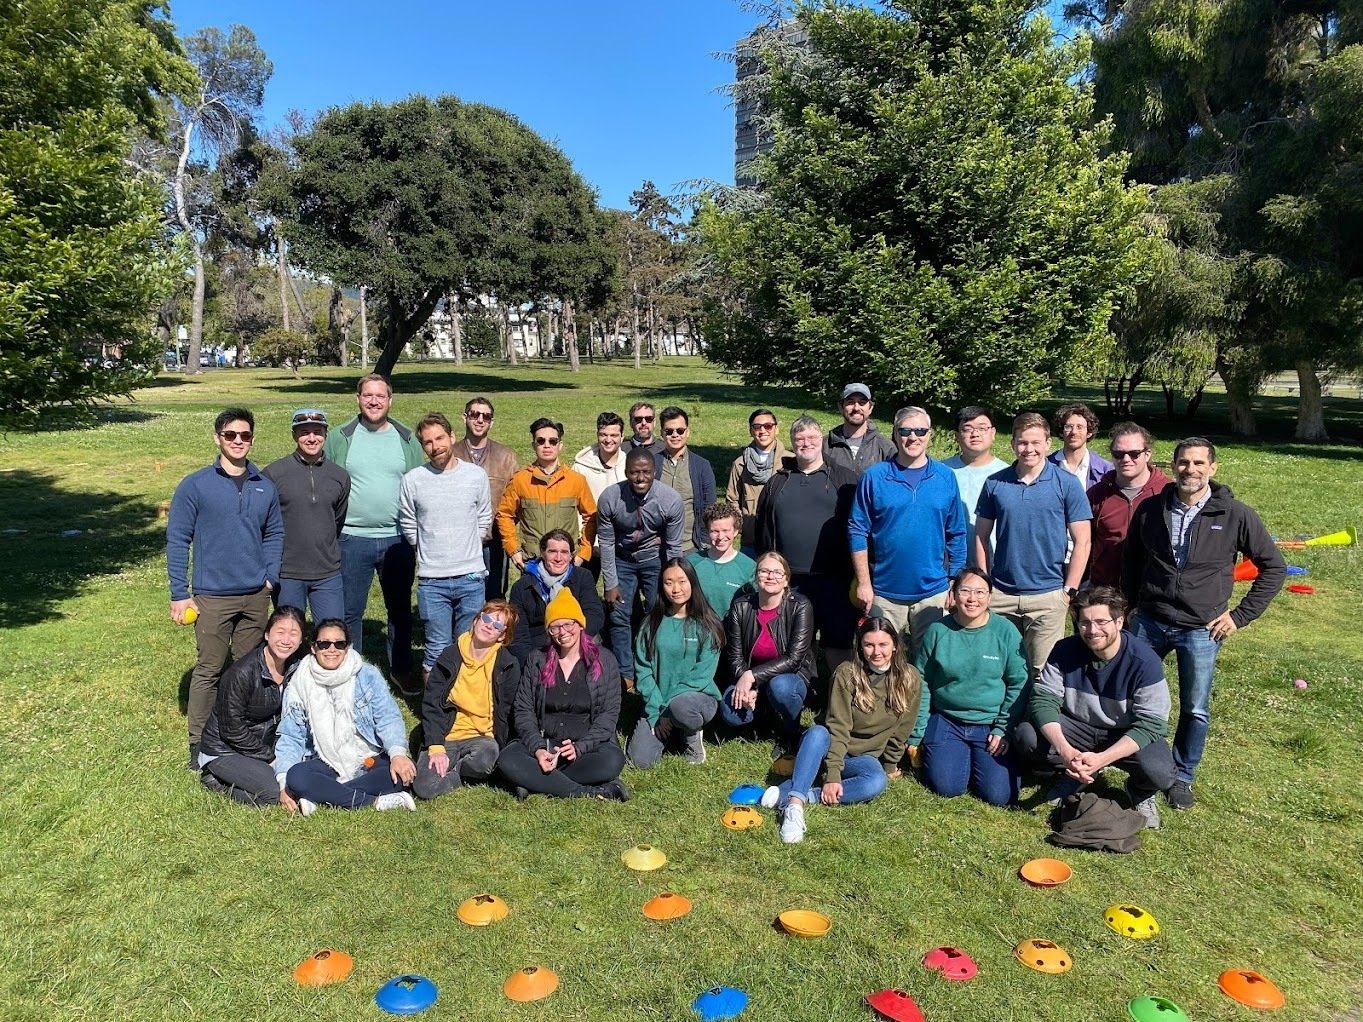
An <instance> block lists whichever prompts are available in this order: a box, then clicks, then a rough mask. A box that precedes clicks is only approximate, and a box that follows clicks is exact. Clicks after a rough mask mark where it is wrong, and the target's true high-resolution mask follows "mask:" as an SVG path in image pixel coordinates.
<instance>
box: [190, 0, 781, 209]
mask: <svg viewBox="0 0 1363 1022" xmlns="http://www.w3.org/2000/svg"><path fill="white" fill-rule="evenodd" d="M171 16H172V19H173V20H174V22H175V24H176V27H177V29H178V30H179V32H180V33H181V34H182V35H183V34H188V33H190V32H193V31H194V30H196V29H198V28H201V27H204V26H206V25H216V26H218V27H220V28H223V29H226V28H227V27H228V26H229V25H230V24H232V23H240V24H243V25H246V26H248V27H250V28H251V29H252V31H254V32H255V34H256V37H257V39H259V41H260V44H261V46H263V47H264V49H265V52H266V53H267V54H268V55H269V57H270V59H271V60H272V61H273V62H274V77H273V78H272V79H271V80H270V85H269V89H268V91H267V92H266V96H265V109H264V111H263V116H262V120H263V121H264V122H265V124H266V125H269V124H273V123H277V122H279V121H280V120H282V116H283V114H284V113H285V111H287V110H289V109H290V108H295V107H296V108H297V109H299V110H303V111H304V112H306V113H309V114H313V113H317V112H318V111H320V110H323V109H325V108H327V107H329V106H339V105H345V104H347V103H351V102H355V101H358V100H385V101H386V100H395V99H400V98H402V97H403V96H408V95H411V94H412V93H416V92H421V93H425V94H427V95H431V96H435V95H439V94H441V93H453V94H454V95H456V96H458V97H459V98H460V99H464V100H470V101H476V102H480V103H488V104H490V105H492V106H497V107H501V108H502V109H504V110H507V111H509V112H511V113H513V114H515V115H516V116H517V117H519V118H520V119H521V120H522V121H524V122H525V123H526V124H528V125H529V126H530V127H531V128H533V129H534V130H535V131H537V132H539V133H540V134H541V135H543V136H544V137H546V138H548V139H551V140H553V141H554V142H556V143H557V144H558V145H559V146H560V147H561V148H562V149H563V151H564V152H565V153H566V154H567V155H568V158H569V159H571V160H572V161H573V165H574V166H575V167H576V168H577V169H578V171H579V173H581V174H582V176H583V177H584V178H586V179H587V181H588V182H589V183H590V184H591V185H592V186H593V187H595V188H596V189H597V191H598V192H599V194H600V197H601V202H602V204H603V205H607V206H614V207H619V208H623V207H625V206H626V205H627V203H628V200H629V194H630V192H632V191H633V190H634V189H635V188H637V187H638V186H639V185H640V184H641V183H642V182H643V181H644V180H645V179H650V180H652V181H654V182H655V183H656V184H657V185H658V187H659V188H660V189H662V190H663V191H664V192H672V191H673V190H675V189H676V188H677V187H678V186H679V185H680V184H681V182H683V181H685V180H688V179H690V178H710V179H713V180H716V181H721V182H732V181H733V170H734V167H733V141H734V115H733V108H732V106H731V105H730V102H729V99H728V97H727V96H726V95H724V94H723V93H721V92H720V91H719V89H720V88H721V87H722V86H724V85H725V84H727V83H728V82H730V81H731V80H732V78H733V66H732V64H730V63H728V62H726V61H724V60H722V59H719V57H717V56H716V54H718V53H720V52H723V51H729V50H732V48H733V45H734V43H735V42H736V41H737V40H738V39H739V38H741V37H742V36H744V35H746V34H747V33H748V32H749V31H751V30H752V28H753V27H754V26H755V24H756V23H757V17H756V16H755V15H753V14H750V13H746V12H744V11H743V9H742V8H741V7H740V6H739V3H738V0H682V2H677V0H568V2H551V0H501V2H496V0H494V2H487V0H447V2H444V3H438V2H417V0H389V2H388V3H384V4H376V3H373V2H372V0H371V2H368V3H355V2H349V0H337V2H330V3H318V2H316V0H271V2H268V3H267V2H262V0H232V2H230V3H224V2H222V0H171Z"/></svg>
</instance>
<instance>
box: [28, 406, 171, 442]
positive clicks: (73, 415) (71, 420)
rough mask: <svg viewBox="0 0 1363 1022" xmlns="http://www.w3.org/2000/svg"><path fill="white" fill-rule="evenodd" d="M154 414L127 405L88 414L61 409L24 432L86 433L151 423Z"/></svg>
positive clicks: (155, 416)
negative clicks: (105, 428) (116, 426)
mask: <svg viewBox="0 0 1363 1022" xmlns="http://www.w3.org/2000/svg"><path fill="white" fill-rule="evenodd" d="M157 417H158V415H157V413H156V412H148V411H144V410H143V409H141V408H133V407H131V406H128V405H119V406H117V407H107V406H106V407H103V408H96V409H94V410H93V411H90V412H88V413H82V412H77V411H72V410H70V409H63V410H62V411H61V412H58V413H55V414H53V415H52V416H50V417H48V418H45V419H43V421H42V422H40V423H38V424H37V425H36V426H32V427H30V428H28V429H26V430H24V432H26V433H32V434H35V435H41V434H48V433H76V432H86V431H89V430H93V429H101V428H103V427H104V426H109V425H120V426H122V425H129V424H132V423H142V422H151V421H152V420H153V419H155V418H157Z"/></svg>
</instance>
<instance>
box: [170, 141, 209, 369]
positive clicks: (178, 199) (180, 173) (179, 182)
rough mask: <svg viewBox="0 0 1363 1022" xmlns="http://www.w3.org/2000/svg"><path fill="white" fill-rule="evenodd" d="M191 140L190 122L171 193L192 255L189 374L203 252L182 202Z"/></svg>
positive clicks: (194, 364) (195, 355)
mask: <svg viewBox="0 0 1363 1022" xmlns="http://www.w3.org/2000/svg"><path fill="white" fill-rule="evenodd" d="M193 138H194V121H193V120H192V119H191V120H189V121H187V122H186V123H185V142H184V145H183V146H182V147H181V149H180V157H179V160H178V161H177V162H176V164H175V180H174V182H173V183H172V185H171V190H172V191H173V192H174V194H175V218H176V219H177V220H179V221H180V228H181V230H183V231H184V232H185V236H186V237H187V238H189V245H190V249H191V250H192V252H193V254H194V303H193V311H192V312H191V313H190V319H189V357H188V358H187V359H186V363H187V364H186V365H185V372H187V373H190V374H191V375H193V374H197V373H198V372H199V349H200V348H202V347H203V339H204V252H203V246H202V245H201V244H200V243H199V235H198V232H197V231H195V230H194V225H193V224H192V223H190V222H189V206H188V205H187V204H186V202H185V179H186V178H187V176H188V170H187V168H188V167H189V151H190V145H191V142H192V140H193Z"/></svg>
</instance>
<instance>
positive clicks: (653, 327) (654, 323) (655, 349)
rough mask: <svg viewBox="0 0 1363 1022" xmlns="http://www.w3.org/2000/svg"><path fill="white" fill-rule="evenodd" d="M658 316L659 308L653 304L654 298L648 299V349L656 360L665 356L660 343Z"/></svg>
mask: <svg viewBox="0 0 1363 1022" xmlns="http://www.w3.org/2000/svg"><path fill="white" fill-rule="evenodd" d="M657 330H658V318H657V309H656V308H655V307H654V305H653V299H652V298H650V299H649V300H648V349H649V351H650V352H651V353H652V355H653V360H654V361H655V362H656V361H657V360H658V359H660V358H662V357H663V346H662V345H661V344H659V343H658V333H657Z"/></svg>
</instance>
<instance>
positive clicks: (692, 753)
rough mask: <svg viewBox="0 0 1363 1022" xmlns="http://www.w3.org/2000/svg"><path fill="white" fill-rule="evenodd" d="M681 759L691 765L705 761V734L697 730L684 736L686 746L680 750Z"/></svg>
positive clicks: (697, 764) (698, 764)
mask: <svg viewBox="0 0 1363 1022" xmlns="http://www.w3.org/2000/svg"><path fill="white" fill-rule="evenodd" d="M682 759H684V760H685V761H686V762H687V763H690V764H691V765H692V766H700V765H701V764H702V763H704V762H705V736H704V735H703V734H701V733H700V732H699V731H697V732H696V733H695V734H693V735H687V736H686V748H684V749H683V750H682Z"/></svg>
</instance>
